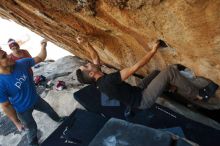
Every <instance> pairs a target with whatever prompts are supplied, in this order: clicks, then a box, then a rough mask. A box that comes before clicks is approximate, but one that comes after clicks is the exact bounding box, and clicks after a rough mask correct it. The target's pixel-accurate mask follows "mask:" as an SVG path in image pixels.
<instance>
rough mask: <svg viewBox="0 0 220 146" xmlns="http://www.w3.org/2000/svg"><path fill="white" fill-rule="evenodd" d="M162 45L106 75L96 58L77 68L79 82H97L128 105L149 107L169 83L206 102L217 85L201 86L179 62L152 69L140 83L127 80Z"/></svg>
mask: <svg viewBox="0 0 220 146" xmlns="http://www.w3.org/2000/svg"><path fill="white" fill-rule="evenodd" d="M77 42H78V43H79V44H80V45H83V46H86V45H87V46H88V44H89V43H88V42H86V41H77ZM159 44H160V42H159V41H157V42H155V43H154V45H153V48H152V49H151V50H150V51H149V52H147V54H145V55H144V57H143V58H141V59H140V60H139V61H138V62H137V63H136V64H134V65H133V66H131V67H127V68H124V69H122V70H120V71H117V72H115V73H111V74H104V73H103V72H102V71H101V70H100V69H99V67H97V65H96V64H99V63H98V62H96V61H94V60H93V63H87V64H86V65H83V66H80V68H79V69H78V70H77V71H76V75H77V78H78V81H79V82H81V83H84V84H92V83H95V84H96V86H97V88H98V89H99V90H100V91H101V92H103V93H105V94H106V95H107V96H108V97H109V98H110V99H117V100H119V101H121V102H122V103H124V104H125V105H127V106H130V107H135V108H139V109H146V108H150V107H151V106H152V105H153V104H154V103H155V101H156V99H157V98H158V97H159V96H160V95H161V94H162V93H163V92H164V91H165V90H166V89H167V88H169V85H172V86H175V87H176V88H177V90H180V91H182V92H181V93H184V96H186V97H187V98H190V99H193V100H200V101H207V100H208V99H209V98H210V97H212V96H213V95H214V93H215V91H216V89H217V88H218V85H217V84H215V83H213V82H210V83H209V84H208V85H207V86H205V87H203V88H198V87H196V86H195V85H194V84H192V83H191V82H190V81H189V80H188V79H186V78H185V77H184V76H183V75H181V74H180V71H179V70H178V66H176V65H171V66H169V67H167V68H166V69H165V70H163V71H161V72H158V71H155V72H153V73H152V74H151V75H149V76H147V77H145V78H144V79H143V80H142V81H141V82H140V84H139V85H138V86H131V85H130V84H128V83H126V82H124V81H125V80H126V79H128V78H129V77H130V76H131V75H133V74H134V73H135V72H136V71H137V70H139V69H140V68H141V67H143V66H144V65H146V64H147V63H148V62H149V61H150V60H151V58H152V57H153V56H154V55H155V54H156V52H157V50H158V48H159V47H160V45H159ZM94 51H95V50H94V49H93V51H90V54H91V56H93V55H97V53H94ZM92 58H97V57H94V56H93V57H92ZM94 63H95V64H94Z"/></svg>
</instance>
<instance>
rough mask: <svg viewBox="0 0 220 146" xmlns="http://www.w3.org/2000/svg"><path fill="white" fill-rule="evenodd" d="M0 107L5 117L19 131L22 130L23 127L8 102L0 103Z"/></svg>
mask: <svg viewBox="0 0 220 146" xmlns="http://www.w3.org/2000/svg"><path fill="white" fill-rule="evenodd" d="M1 107H2V110H3V112H4V113H5V114H6V115H7V117H8V118H9V119H10V120H11V121H12V122H13V123H14V124H15V126H16V127H17V129H18V130H19V131H21V130H23V129H24V126H23V125H22V124H21V122H20V120H19V119H18V117H17V114H16V111H15V110H14V108H13V107H12V105H11V104H10V102H8V101H7V102H4V103H1Z"/></svg>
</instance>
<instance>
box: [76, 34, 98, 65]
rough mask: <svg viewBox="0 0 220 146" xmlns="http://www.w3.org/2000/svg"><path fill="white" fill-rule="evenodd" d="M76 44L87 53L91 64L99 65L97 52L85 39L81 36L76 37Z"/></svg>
mask: <svg viewBox="0 0 220 146" xmlns="http://www.w3.org/2000/svg"><path fill="white" fill-rule="evenodd" d="M76 40H77V43H78V44H81V45H82V46H83V48H84V49H85V50H86V51H88V52H89V54H90V56H91V58H92V62H93V63H94V64H96V65H100V58H99V55H98V53H97V51H96V50H95V49H94V48H93V46H92V45H91V44H90V43H89V42H88V40H87V39H86V38H83V37H81V36H78V37H76Z"/></svg>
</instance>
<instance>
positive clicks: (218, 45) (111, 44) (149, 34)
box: [0, 0, 220, 84]
mask: <svg viewBox="0 0 220 146" xmlns="http://www.w3.org/2000/svg"><path fill="white" fill-rule="evenodd" d="M0 15H1V16H2V17H3V18H6V19H12V20H14V21H16V22H17V23H19V24H21V25H23V26H26V27H28V28H30V29H31V30H32V31H34V32H36V33H38V34H40V35H41V36H43V37H45V38H48V39H49V40H50V41H52V42H54V43H55V44H57V45H59V46H60V47H63V48H64V49H66V50H68V51H70V52H72V53H73V54H75V55H77V56H79V57H81V58H85V59H90V57H89V54H88V52H86V50H84V49H83V48H82V47H81V46H79V45H78V44H77V43H76V39H75V37H76V36H77V35H78V34H84V35H86V36H87V37H88V38H89V41H90V42H91V44H92V45H93V47H94V48H95V49H96V50H97V52H98V54H99V55H100V58H101V60H102V61H103V62H105V63H106V64H109V65H112V66H114V67H116V68H123V67H126V66H130V65H132V64H134V63H135V62H137V61H138V60H139V59H140V58H141V57H142V56H143V55H144V54H145V53H146V52H147V51H148V50H149V49H150V44H151V42H152V41H155V40H157V39H162V40H164V41H165V42H166V43H167V44H168V45H169V47H168V48H165V49H162V50H159V51H158V53H157V54H156V56H155V57H154V58H153V59H152V60H151V62H150V63H149V64H148V65H146V66H145V67H144V68H143V69H141V70H139V72H138V73H139V74H142V75H145V74H147V73H148V72H150V71H152V70H153V69H162V68H164V67H166V66H167V65H169V64H173V63H181V64H183V65H185V66H187V67H190V68H192V69H193V70H194V71H195V73H196V75H201V76H205V77H208V78H210V79H212V80H214V81H215V82H217V83H218V84H220V73H219V72H220V1H219V0H111V1H110V0H0Z"/></svg>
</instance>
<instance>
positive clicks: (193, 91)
mask: <svg viewBox="0 0 220 146" xmlns="http://www.w3.org/2000/svg"><path fill="white" fill-rule="evenodd" d="M170 84H171V85H174V86H176V87H177V89H178V90H180V91H181V93H184V96H186V97H188V98H195V97H196V96H197V95H198V92H199V89H198V88H197V87H196V86H195V85H193V84H192V83H191V82H189V80H188V79H186V78H185V77H183V76H182V75H181V74H180V72H179V70H178V69H177V68H176V67H175V66H169V67H168V68H167V69H165V70H163V71H161V72H160V73H159V74H158V72H157V71H154V72H153V73H152V74H151V75H150V77H149V76H147V77H145V78H144V79H143V80H142V81H141V83H140V84H139V87H141V88H142V89H143V91H142V100H141V103H140V106H139V108H140V109H145V108H150V107H151V106H152V105H153V104H154V103H155V101H156V99H157V98H158V97H159V96H160V95H161V94H162V93H163V91H164V90H165V89H166V88H167V86H168V85H170Z"/></svg>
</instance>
